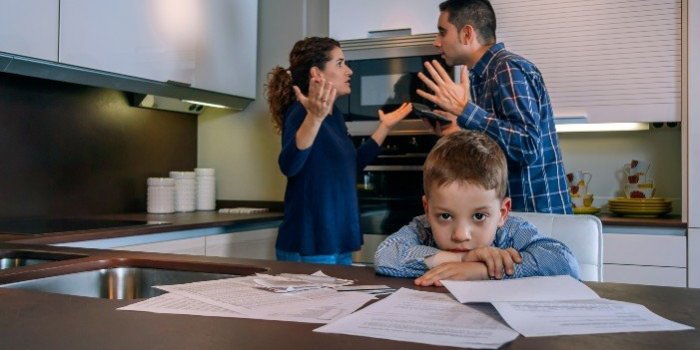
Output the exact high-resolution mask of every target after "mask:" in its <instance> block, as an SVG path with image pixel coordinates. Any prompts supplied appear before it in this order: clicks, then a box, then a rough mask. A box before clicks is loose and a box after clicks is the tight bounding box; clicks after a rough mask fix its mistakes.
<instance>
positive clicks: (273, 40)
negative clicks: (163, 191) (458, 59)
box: [198, 0, 681, 211]
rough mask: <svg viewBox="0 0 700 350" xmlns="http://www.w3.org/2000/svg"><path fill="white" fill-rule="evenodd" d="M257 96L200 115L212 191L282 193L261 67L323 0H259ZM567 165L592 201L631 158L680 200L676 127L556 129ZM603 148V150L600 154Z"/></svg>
mask: <svg viewBox="0 0 700 350" xmlns="http://www.w3.org/2000/svg"><path fill="white" fill-rule="evenodd" d="M259 3H260V8H259V21H258V25H259V28H258V35H259V36H258V57H259V59H258V67H257V69H258V73H257V74H258V86H257V91H258V92H257V100H256V101H255V102H254V103H253V104H252V105H251V106H250V107H249V108H248V109H247V110H245V111H243V112H238V113H233V112H230V111H225V110H214V109H207V110H206V111H205V113H203V114H202V115H200V116H199V137H198V140H199V143H198V163H199V166H201V167H214V168H216V169H217V186H218V187H217V198H218V199H228V200H272V201H275V200H282V199H283V197H284V188H285V184H286V180H285V178H284V176H282V174H281V173H280V171H279V168H278V166H277V156H278V154H279V150H280V145H279V141H280V140H279V136H278V135H276V134H275V133H274V130H273V129H272V124H271V122H270V116H269V114H268V109H267V106H266V102H265V98H264V95H263V88H264V81H265V80H266V77H267V72H268V71H269V70H270V69H271V68H272V67H274V66H275V65H282V66H284V67H286V66H287V65H288V62H287V58H288V54H289V51H290V50H291V47H292V45H293V44H294V42H295V41H296V40H299V39H301V38H303V37H305V36H310V35H322V36H324V35H327V31H328V15H327V13H328V10H327V6H328V1H327V0H313V1H312V0H290V1H284V2H277V1H274V0H260V2H259ZM560 140H561V146H562V150H563V152H564V163H565V167H566V169H567V171H571V170H578V169H582V170H587V171H589V172H591V173H593V181H592V188H591V192H592V193H594V194H595V195H596V196H598V198H597V199H596V202H595V205H597V206H599V205H601V204H604V203H606V202H607V199H609V198H611V197H615V196H618V195H620V192H619V191H620V190H621V183H620V179H619V176H620V171H621V169H622V166H623V164H624V163H626V162H629V161H630V160H631V159H637V158H638V159H643V160H648V161H650V162H651V163H652V164H654V166H655V168H656V169H657V184H658V190H657V195H660V196H664V197H669V198H672V199H674V200H676V199H677V202H674V205H673V206H674V211H677V210H679V209H680V208H681V205H680V198H681V183H680V181H681V178H680V176H681V155H680V152H681V134H680V127H677V128H675V129H669V128H663V129H653V130H650V131H637V132H613V133H570V134H562V135H561V136H560ZM601 153H602V154H601Z"/></svg>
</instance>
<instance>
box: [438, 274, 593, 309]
mask: <svg viewBox="0 0 700 350" xmlns="http://www.w3.org/2000/svg"><path fill="white" fill-rule="evenodd" d="M440 282H442V284H443V285H444V286H445V287H446V288H447V289H448V290H449V291H450V293H452V295H454V296H455V298H457V300H459V302H460V303H490V302H496V301H553V300H586V299H598V298H600V297H599V296H598V294H596V293H595V292H594V291H593V290H592V289H590V288H588V286H586V285H585V284H583V283H581V282H579V281H578V280H576V279H575V278H573V277H571V276H569V275H564V276H543V277H525V278H515V279H510V280H491V281H447V280H445V281H440Z"/></svg>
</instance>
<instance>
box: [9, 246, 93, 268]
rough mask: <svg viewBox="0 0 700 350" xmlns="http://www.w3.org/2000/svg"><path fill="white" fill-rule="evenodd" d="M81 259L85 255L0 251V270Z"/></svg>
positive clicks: (33, 251) (34, 251)
mask: <svg viewBox="0 0 700 350" xmlns="http://www.w3.org/2000/svg"><path fill="white" fill-rule="evenodd" d="M82 257H85V255H80V254H66V253H54V252H44V251H36V250H6V251H3V250H0V270H5V269H11V268H15V267H22V266H30V265H37V264H43V263H47V262H52V261H59V260H67V259H77V258H82Z"/></svg>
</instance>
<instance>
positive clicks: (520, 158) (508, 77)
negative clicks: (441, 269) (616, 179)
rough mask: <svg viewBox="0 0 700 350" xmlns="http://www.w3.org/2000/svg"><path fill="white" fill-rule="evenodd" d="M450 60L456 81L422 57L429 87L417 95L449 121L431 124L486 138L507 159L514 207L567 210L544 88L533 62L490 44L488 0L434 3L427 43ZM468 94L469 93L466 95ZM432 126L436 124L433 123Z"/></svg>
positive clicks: (492, 31)
mask: <svg viewBox="0 0 700 350" xmlns="http://www.w3.org/2000/svg"><path fill="white" fill-rule="evenodd" d="M433 45H435V46H436V47H437V48H438V49H439V50H440V53H441V54H442V56H443V58H444V59H445V61H446V62H447V64H449V65H465V66H466V67H468V68H469V77H468V78H467V72H466V69H465V68H464V67H462V70H461V74H460V76H461V79H460V83H459V84H456V83H455V82H453V81H452V79H451V78H450V75H449V74H448V73H447V72H446V71H445V69H444V68H443V67H442V66H441V65H440V64H439V63H438V62H437V61H433V62H425V67H426V68H427V71H428V73H429V74H430V76H431V77H430V78H428V77H427V76H426V75H424V74H423V73H419V77H420V79H421V80H423V82H425V83H426V85H427V87H428V88H429V89H430V90H432V93H429V92H426V91H423V90H420V89H419V90H418V91H417V93H418V94H419V95H420V96H422V97H424V98H426V99H428V100H430V101H432V102H434V103H435V104H437V105H438V106H439V108H440V109H441V110H440V109H438V110H436V111H435V112H436V113H438V114H440V115H442V116H444V117H446V118H449V119H451V120H452V124H449V125H447V126H444V127H442V128H441V129H440V130H436V133H437V134H438V135H447V134H450V133H453V132H455V131H457V130H459V129H460V128H463V129H470V130H476V131H481V132H483V133H486V134H487V135H489V136H490V137H491V138H493V139H494V140H495V141H496V142H497V143H498V144H499V146H500V147H501V148H502V149H503V151H504V153H505V154H506V158H507V160H508V174H509V177H508V193H509V196H510V197H511V199H512V209H513V210H515V211H528V212H543V213H562V214H571V213H572V209H571V197H570V196H569V190H568V186H567V183H566V177H565V176H566V175H565V173H564V166H563V162H562V156H561V151H560V149H559V139H558V137H557V134H556V130H555V127H554V117H553V112H552V107H551V104H550V100H549V94H548V93H547V89H546V87H545V85H544V80H543V78H542V75H541V73H540V72H539V70H538V69H537V67H535V65H534V64H532V63H531V62H529V61H527V60H526V59H524V58H522V57H520V56H518V55H516V54H514V53H512V52H509V51H507V50H506V49H505V45H504V44H503V43H497V42H496V15H495V13H494V10H493V7H492V6H491V4H490V3H489V2H488V0H447V1H445V2H443V3H441V4H440V17H439V19H438V34H437V36H436V38H435V42H434V43H433ZM470 95H471V97H470ZM436 129H437V128H436Z"/></svg>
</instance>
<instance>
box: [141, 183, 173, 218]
mask: <svg viewBox="0 0 700 350" xmlns="http://www.w3.org/2000/svg"><path fill="white" fill-rule="evenodd" d="M146 183H147V184H148V191H147V193H146V203H147V205H146V207H147V211H148V212H149V213H152V214H167V213H172V212H174V211H175V179H171V178H169V177H149V178H148V180H146Z"/></svg>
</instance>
